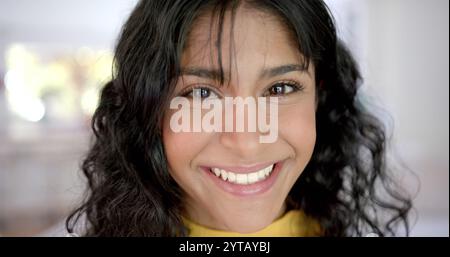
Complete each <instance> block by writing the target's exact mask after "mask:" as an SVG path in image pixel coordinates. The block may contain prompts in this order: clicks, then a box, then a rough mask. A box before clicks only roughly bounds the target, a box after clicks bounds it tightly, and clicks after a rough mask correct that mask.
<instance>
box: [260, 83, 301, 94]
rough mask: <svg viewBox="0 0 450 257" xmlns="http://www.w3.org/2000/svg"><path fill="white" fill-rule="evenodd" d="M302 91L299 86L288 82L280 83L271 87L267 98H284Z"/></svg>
mask: <svg viewBox="0 0 450 257" xmlns="http://www.w3.org/2000/svg"><path fill="white" fill-rule="evenodd" d="M300 89H301V87H300V86H299V85H296V84H294V83H288V82H280V83H276V84H275V85H273V86H271V87H270V88H269V89H268V92H267V93H266V95H267V96H283V95H288V94H291V93H294V92H297V91H299V90H300Z"/></svg>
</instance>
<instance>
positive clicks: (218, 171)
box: [212, 168, 220, 177]
mask: <svg viewBox="0 0 450 257" xmlns="http://www.w3.org/2000/svg"><path fill="white" fill-rule="evenodd" d="M212 171H213V172H214V174H215V175H216V176H217V177H218V176H220V170H219V169H218V168H213V169H212Z"/></svg>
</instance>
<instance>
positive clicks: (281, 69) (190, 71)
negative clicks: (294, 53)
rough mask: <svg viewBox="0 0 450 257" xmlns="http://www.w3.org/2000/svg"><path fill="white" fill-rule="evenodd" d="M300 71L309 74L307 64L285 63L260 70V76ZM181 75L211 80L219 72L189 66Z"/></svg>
mask: <svg viewBox="0 0 450 257" xmlns="http://www.w3.org/2000/svg"><path fill="white" fill-rule="evenodd" d="M293 71H300V72H305V73H307V74H308V75H309V76H311V74H310V73H309V71H308V69H307V65H300V64H287V65H281V66H277V67H272V68H266V69H264V70H262V72H261V74H260V76H261V77H265V78H270V77H276V76H280V75H283V74H286V73H289V72H293ZM181 75H190V76H196V77H200V78H206V79H211V80H220V77H221V72H220V70H218V69H205V68H200V67H189V68H184V69H182V70H181Z"/></svg>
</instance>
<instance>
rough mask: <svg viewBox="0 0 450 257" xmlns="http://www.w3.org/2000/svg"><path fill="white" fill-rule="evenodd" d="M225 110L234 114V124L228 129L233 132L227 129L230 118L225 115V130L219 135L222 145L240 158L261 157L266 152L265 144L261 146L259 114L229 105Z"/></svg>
mask: <svg viewBox="0 0 450 257" xmlns="http://www.w3.org/2000/svg"><path fill="white" fill-rule="evenodd" d="M255 107H256V106H255ZM225 108H226V110H227V111H229V113H230V114H231V113H232V120H233V121H232V123H233V124H232V125H231V127H228V128H232V129H231V130H226V129H225V127H227V125H225V124H227V122H228V118H227V114H225V113H224V117H223V122H224V130H222V132H221V133H220V135H219V137H220V143H221V144H222V145H223V146H224V147H225V148H226V149H228V150H229V151H230V152H232V153H233V154H234V155H236V157H238V158H242V159H252V158H255V157H256V156H259V155H260V154H261V152H262V151H264V148H265V144H261V140H260V136H261V134H260V132H259V129H258V125H257V119H258V118H257V117H256V114H257V112H254V111H250V110H249V108H241V109H240V108H238V106H229V105H228V106H226V107H225ZM250 109H251V108H250ZM256 109H257V108H254V109H253V110H256ZM228 117H230V116H228ZM230 118H231V117H230ZM238 123H239V124H240V125H238Z"/></svg>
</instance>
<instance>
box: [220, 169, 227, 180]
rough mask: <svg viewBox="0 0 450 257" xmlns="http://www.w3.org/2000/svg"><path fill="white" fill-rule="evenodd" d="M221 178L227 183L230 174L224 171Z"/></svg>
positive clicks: (221, 172) (221, 171)
mask: <svg viewBox="0 0 450 257" xmlns="http://www.w3.org/2000/svg"><path fill="white" fill-rule="evenodd" d="M220 176H221V177H222V179H223V180H225V181H227V177H228V173H227V172H226V171H224V170H220Z"/></svg>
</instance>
